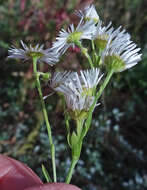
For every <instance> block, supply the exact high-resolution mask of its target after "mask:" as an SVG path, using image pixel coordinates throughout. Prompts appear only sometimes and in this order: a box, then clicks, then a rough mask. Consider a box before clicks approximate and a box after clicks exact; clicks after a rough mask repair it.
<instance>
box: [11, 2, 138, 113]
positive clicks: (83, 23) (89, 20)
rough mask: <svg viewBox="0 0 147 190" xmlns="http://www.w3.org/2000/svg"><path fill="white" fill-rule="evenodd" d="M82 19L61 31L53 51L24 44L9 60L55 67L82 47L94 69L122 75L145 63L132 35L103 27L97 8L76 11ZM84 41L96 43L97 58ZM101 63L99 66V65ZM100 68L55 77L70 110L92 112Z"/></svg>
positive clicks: (94, 48) (89, 7)
mask: <svg viewBox="0 0 147 190" xmlns="http://www.w3.org/2000/svg"><path fill="white" fill-rule="evenodd" d="M76 15H77V16H78V17H79V18H80V21H79V24H78V25H77V26H74V25H73V24H71V25H70V26H69V27H68V29H67V31H66V30H65V29H61V31H60V32H59V35H58V37H57V38H56V41H55V42H53V45H52V47H51V48H48V49H46V50H44V49H43V45H42V46H39V45H38V44H37V45H36V46H35V47H32V46H31V45H30V46H27V45H25V44H24V43H23V42H22V41H21V45H22V47H23V49H17V48H15V47H12V48H10V49H9V58H19V59H23V60H29V59H33V58H36V59H37V62H38V63H42V62H45V63H48V64H49V65H54V64H55V63H57V62H58V61H59V59H60V56H62V55H63V54H64V53H65V52H66V51H67V50H68V48H69V47H73V48H74V47H75V46H79V47H80V49H81V52H82V53H84V55H86V57H87V58H88V61H90V65H91V67H98V66H100V65H101V66H103V67H104V68H105V70H106V71H107V72H109V71H113V72H121V71H124V70H125V69H128V68H131V67H132V66H134V65H136V64H137V63H138V62H139V61H140V60H141V54H140V53H139V51H140V48H137V47H136V46H137V45H136V44H135V43H134V42H132V41H131V36H130V35H129V34H128V33H127V32H126V31H125V30H124V29H122V27H121V26H120V27H119V28H117V29H114V27H113V26H112V23H111V22H110V23H109V24H108V25H107V26H103V21H102V20H101V19H100V17H99V15H98V13H97V11H96V9H95V7H94V5H89V6H86V7H85V8H84V9H83V10H78V11H76ZM83 40H89V41H91V42H92V45H93V46H92V48H91V49H93V51H94V58H93V59H92V58H91V56H89V54H88V51H89V50H88V49H87V48H84V47H83V45H82V41H83ZM98 61H99V63H101V64H97V62H98ZM98 75H99V69H98V68H96V69H91V70H87V71H81V72H80V75H78V74H77V73H76V72H67V71H65V72H57V73H55V74H54V76H53V77H52V80H51V81H52V82H51V84H50V85H51V88H52V89H54V90H55V91H57V92H61V93H63V94H64V97H65V100H66V103H67V107H68V109H71V110H73V111H75V110H76V111H77V110H79V111H81V110H86V111H88V110H89V108H90V106H91V105H92V103H93V100H94V96H95V95H94V93H93V91H94V90H91V89H95V87H96V85H97V83H98V81H99V79H100V78H101V76H100V77H98Z"/></svg>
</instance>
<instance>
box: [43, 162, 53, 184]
mask: <svg viewBox="0 0 147 190" xmlns="http://www.w3.org/2000/svg"><path fill="white" fill-rule="evenodd" d="M42 172H43V175H44V177H45V179H46V181H47V182H52V180H51V178H50V175H49V173H48V171H47V169H46V168H45V166H44V165H43V164H42Z"/></svg>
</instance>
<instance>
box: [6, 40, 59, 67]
mask: <svg viewBox="0 0 147 190" xmlns="http://www.w3.org/2000/svg"><path fill="white" fill-rule="evenodd" d="M21 45H22V47H23V49H17V48H15V47H12V48H10V49H9V50H8V53H9V56H8V58H16V59H23V60H24V61H27V60H29V59H32V58H33V57H37V58H38V60H37V61H38V62H39V63H42V62H45V63H48V64H49V65H53V64H55V63H56V62H58V61H59V59H58V57H59V54H57V53H55V52H53V51H51V50H50V49H46V50H43V45H41V46H39V44H37V45H36V46H35V47H32V46H31V45H30V46H29V47H28V46H27V45H26V44H24V43H23V41H21Z"/></svg>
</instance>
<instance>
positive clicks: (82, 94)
mask: <svg viewBox="0 0 147 190" xmlns="http://www.w3.org/2000/svg"><path fill="white" fill-rule="evenodd" d="M58 75H60V74H58ZM62 75H63V77H61V76H60V78H62V79H63V78H64V76H65V74H64V73H63V74H62ZM101 78H102V75H101V76H99V69H97V68H96V69H91V70H86V71H81V72H80V75H78V73H77V72H72V73H70V75H68V77H66V79H67V80H66V79H65V81H63V80H61V83H60V85H58V86H57V87H54V90H55V91H57V92H60V93H62V94H63V95H64V97H65V101H66V104H67V107H68V110H71V111H73V112H74V111H76V112H77V111H78V113H80V112H81V111H86V112H88V111H89V109H90V107H91V105H92V104H93V101H94V98H95V96H94V95H95V89H96V86H97V84H98V83H99V81H100V79H101ZM58 84H59V83H58ZM51 86H54V85H51Z"/></svg>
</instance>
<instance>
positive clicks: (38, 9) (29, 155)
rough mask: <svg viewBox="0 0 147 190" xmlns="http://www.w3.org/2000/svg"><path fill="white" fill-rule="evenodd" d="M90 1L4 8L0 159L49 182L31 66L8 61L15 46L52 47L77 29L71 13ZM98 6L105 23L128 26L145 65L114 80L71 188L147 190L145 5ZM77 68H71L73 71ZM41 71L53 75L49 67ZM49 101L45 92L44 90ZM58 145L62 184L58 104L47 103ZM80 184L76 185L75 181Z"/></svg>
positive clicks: (11, 2)
mask: <svg viewBox="0 0 147 190" xmlns="http://www.w3.org/2000/svg"><path fill="white" fill-rule="evenodd" d="M89 2H91V1H88V0H85V1H84V0H83V1H82V0H72V1H66V0H63V1H60V0H55V1H54V3H53V2H52V1H51V0H44V1H41V0H32V1H26V0H20V1H19V0H7V1H4V0H0V58H1V59H0V71H1V72H0V152H1V153H3V154H6V155H9V156H12V157H15V158H16V159H19V160H21V161H23V162H25V163H27V164H28V165H29V166H30V167H31V168H32V169H33V170H34V171H36V172H37V173H38V175H39V176H40V177H41V178H42V179H43V180H44V177H43V174H42V172H41V164H42V163H43V164H44V165H45V166H46V167H47V169H48V170H49V171H50V172H51V167H50V150H49V143H48V136H47V132H46V127H45V125H44V122H43V117H42V113H41V109H40V104H39V102H38V96H37V91H36V89H35V88H34V79H33V76H32V66H31V64H29V63H20V61H12V60H7V59H6V56H7V51H8V48H9V47H10V46H11V44H14V45H16V46H19V41H20V39H23V40H24V41H25V42H27V43H28V44H29V43H38V42H39V43H45V46H46V47H49V46H50V45H51V41H53V40H54V39H55V37H56V35H57V34H58V31H59V30H60V27H61V26H63V27H65V28H66V27H67V25H68V24H69V23H70V22H74V23H77V19H76V16H74V15H73V10H75V9H78V8H81V7H83V6H85V4H86V3H89ZM94 4H95V5H96V7H97V10H98V11H99V14H100V16H101V18H104V20H105V21H106V22H108V21H109V20H112V21H113V23H114V26H116V27H117V26H119V25H123V26H124V27H125V28H126V29H127V30H128V31H129V32H130V33H131V35H132V38H133V40H134V41H135V42H136V43H137V44H138V45H139V46H141V48H142V53H143V59H142V62H140V63H139V64H138V65H137V66H135V67H134V68H133V69H130V70H129V71H125V72H124V73H120V74H117V75H114V77H113V79H112V80H111V83H110V84H109V87H107V89H106V91H105V93H104V94H103V96H102V98H101V102H102V104H101V106H99V107H98V108H97V109H96V111H95V112H94V119H93V122H92V126H91V129H90V131H89V133H88V136H87V137H86V139H85V143H84V147H83V151H82V155H81V159H80V161H79V164H78V165H77V168H76V172H75V175H74V176H73V180H72V183H73V184H76V185H78V186H79V187H81V188H82V189H83V190H99V189H102V190H118V189H119V190H124V189H126V190H144V189H146V188H147V168H146V165H147V122H146V113H147V104H146V100H147V80H146V79H147V77H146V73H147V32H146V26H147V14H146V1H145V0H133V1H132V0H117V1H116V0H106V1H102V0H99V1H95V2H94ZM66 56H67V57H66V60H65V61H64V62H62V60H61V63H60V64H58V65H57V68H60V69H61V68H63V69H80V68H82V67H84V65H80V64H79V62H80V61H81V60H82V59H83V58H81V57H80V55H79V54H76V53H74V52H70V55H69V54H67V55H66ZM71 60H72V63H71ZM40 69H41V70H44V71H48V69H51V71H54V69H55V68H48V66H46V65H44V66H41V67H40ZM43 91H44V94H48V93H50V92H49V89H47V84H43ZM46 105H47V109H48V114H49V118H50V120H51V126H52V129H53V135H54V141H55V144H56V158H57V160H56V162H57V168H58V169H57V172H58V176H59V177H58V180H59V181H64V179H65V176H64V175H65V173H66V172H67V169H68V166H69V165H70V153H69V149H68V147H67V143H65V142H66V137H65V134H66V129H65V123H64V116H63V110H62V108H61V102H60V100H58V99H57V96H56V95H54V96H50V97H49V98H48V99H46ZM77 176H78V178H77Z"/></svg>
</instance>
